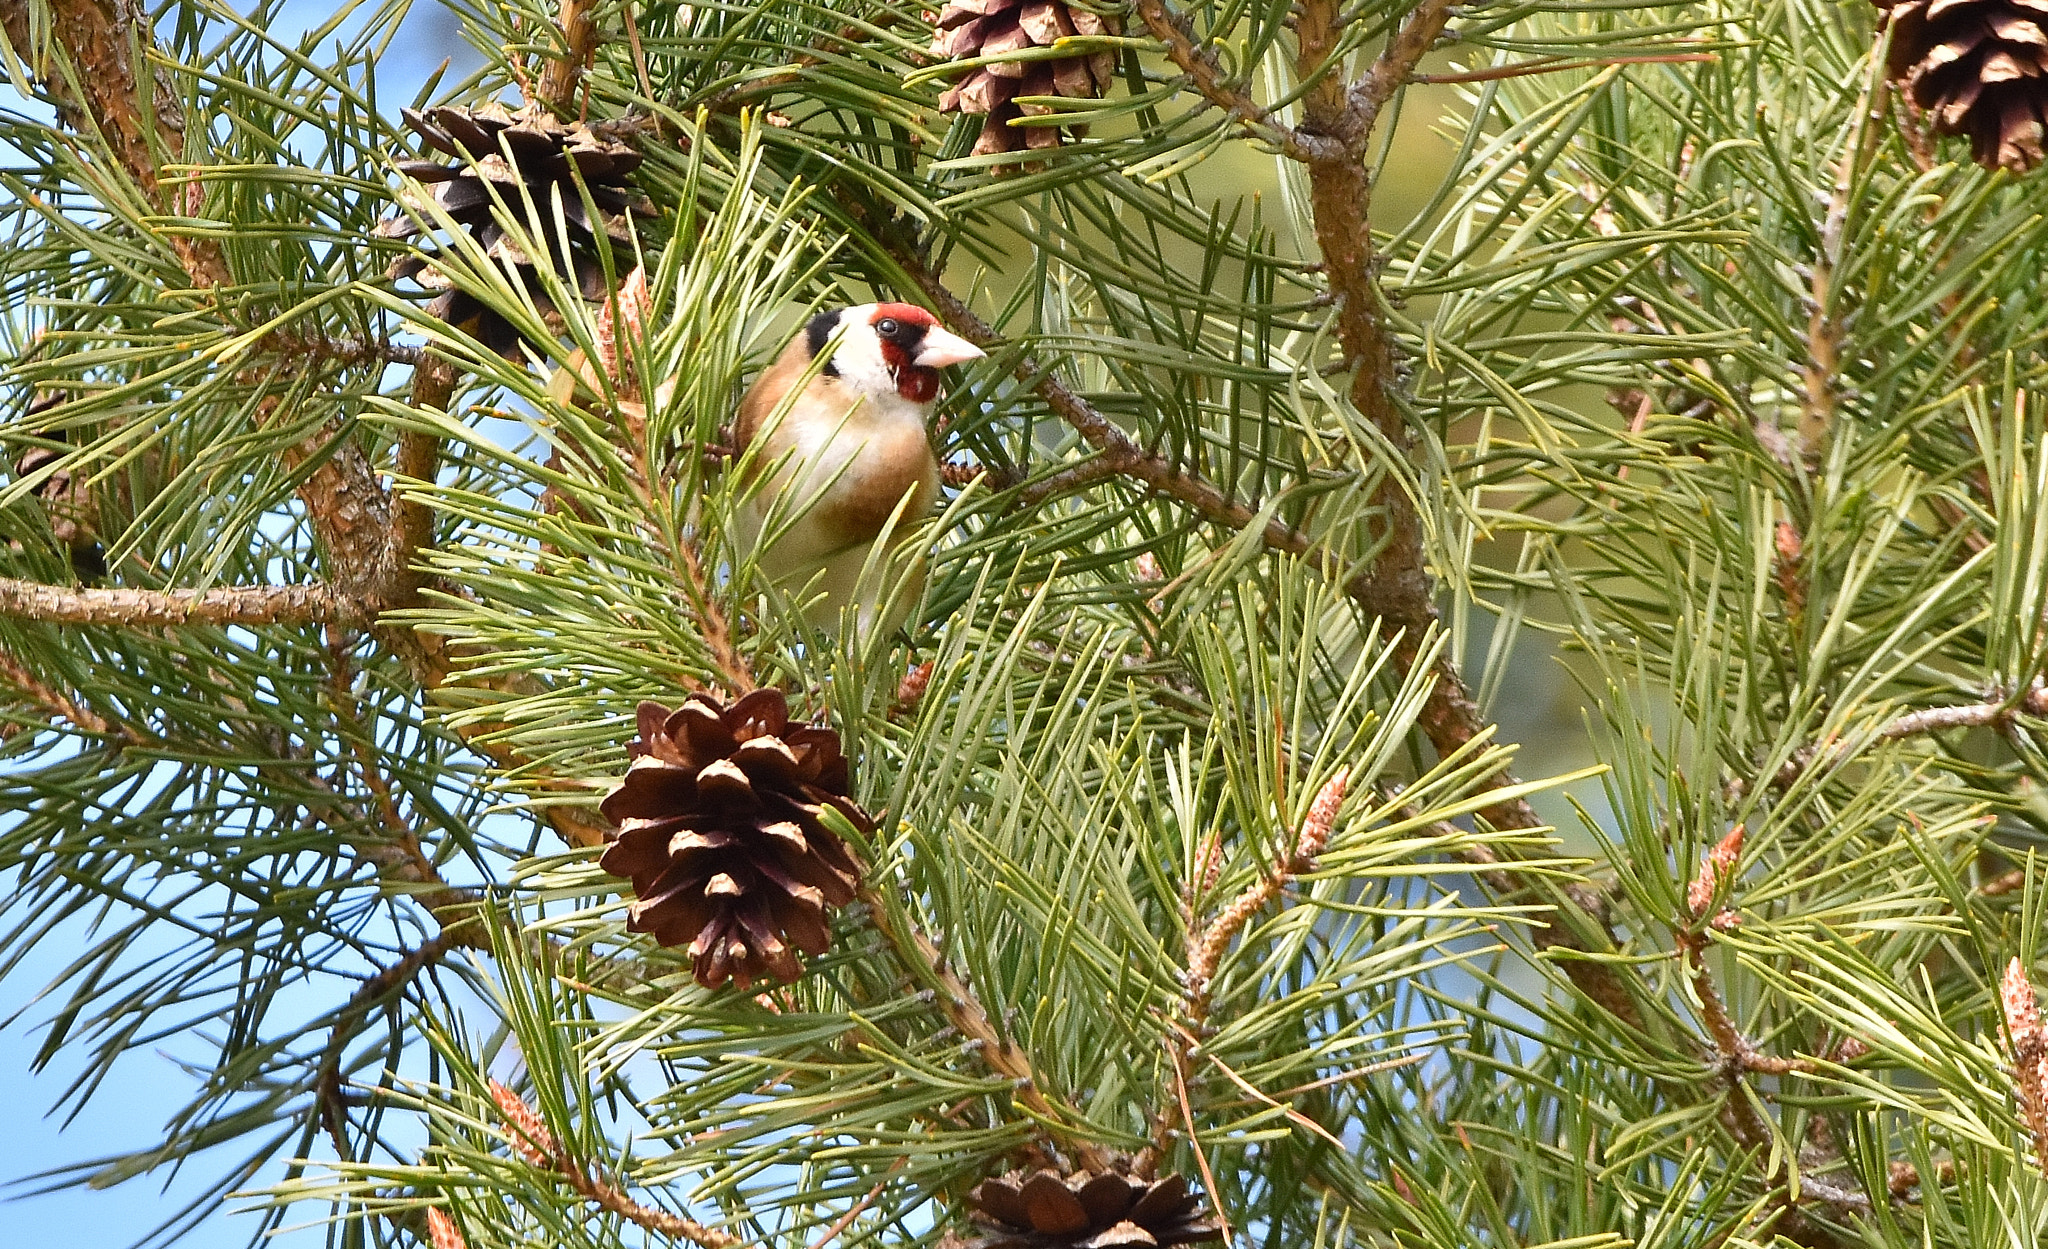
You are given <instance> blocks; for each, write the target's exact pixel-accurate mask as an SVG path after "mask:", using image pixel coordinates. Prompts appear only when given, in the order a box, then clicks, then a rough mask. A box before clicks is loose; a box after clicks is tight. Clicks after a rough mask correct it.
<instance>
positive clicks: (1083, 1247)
mask: <svg viewBox="0 0 2048 1249" xmlns="http://www.w3.org/2000/svg"><path fill="white" fill-rule="evenodd" d="M967 1204H968V1206H969V1207H970V1209H971V1212H972V1216H973V1219H974V1222H975V1224H976V1225H977V1227H978V1230H979V1231H980V1232H981V1233H982V1234H980V1235H978V1236H973V1237H970V1238H966V1239H964V1240H962V1239H958V1238H949V1239H954V1243H955V1245H956V1246H958V1249H1159V1247H1163V1246H1169V1245H1192V1244H1198V1243H1200V1242H1202V1241H1209V1240H1221V1239H1223V1232H1222V1229H1221V1228H1220V1227H1219V1226H1218V1225H1217V1223H1216V1221H1215V1220H1214V1219H1212V1218H1211V1217H1210V1216H1209V1211H1208V1209H1207V1208H1206V1206H1205V1204H1204V1202H1203V1200H1202V1196H1201V1194H1199V1193H1190V1192H1189V1191H1188V1182H1187V1180H1186V1179H1184V1178H1183V1177H1181V1176H1178V1175H1169V1176H1166V1177H1165V1178H1163V1179H1159V1180H1154V1181H1152V1182H1150V1183H1148V1182H1146V1181H1144V1180H1141V1179H1139V1178H1138V1177H1136V1176H1134V1175H1129V1174H1126V1173H1124V1172H1121V1171H1108V1172H1094V1171H1080V1172H1077V1173H1075V1174H1073V1175H1069V1176H1066V1177H1064V1178H1062V1177H1060V1176H1059V1175H1056V1174H1054V1173H1053V1172H1051V1171H1039V1172H1036V1173H1034V1174H1031V1175H1026V1174H1025V1173H1024V1172H1022V1171H1013V1172H1011V1173H1010V1174H1009V1175H1006V1176H1004V1177H1002V1178H1001V1179H995V1180H983V1181H982V1182H981V1183H979V1184H977V1185H975V1188H974V1191H973V1192H971V1193H969V1194H968V1195H967Z"/></svg>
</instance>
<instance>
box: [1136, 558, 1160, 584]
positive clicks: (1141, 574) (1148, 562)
mask: <svg viewBox="0 0 2048 1249" xmlns="http://www.w3.org/2000/svg"><path fill="white" fill-rule="evenodd" d="M1136 563H1137V573H1138V580H1140V581H1164V580H1165V579H1166V574H1165V573H1164V572H1162V571H1161V570H1160V567H1159V557H1158V556H1157V555H1154V554H1153V553H1152V552H1150V551H1140V552H1139V553H1138V558H1137V560H1136Z"/></svg>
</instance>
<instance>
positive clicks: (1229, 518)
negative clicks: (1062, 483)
mask: <svg viewBox="0 0 2048 1249" xmlns="http://www.w3.org/2000/svg"><path fill="white" fill-rule="evenodd" d="M841 203H842V205H843V206H844V207H846V208H847V209H848V211H850V212H853V213H854V214H855V215H857V216H861V217H866V216H867V215H868V214H867V213H866V211H865V210H864V209H863V208H862V207H861V206H860V205H859V204H857V203H855V202H853V201H851V200H848V199H844V198H842V200H841ZM876 233H877V234H878V235H886V234H887V231H886V230H877V231H876ZM890 257H891V258H892V259H893V260H895V261H896V262H897V264H898V265H899V266H901V267H902V269H903V271H904V274H905V276H907V277H909V278H910V279H911V281H913V282H915V283H916V284H917V287H918V289H919V290H921V291H922V292H923V293H924V296H925V298H926V299H928V300H930V301H931V303H932V306H933V307H934V308H935V309H937V311H938V313H939V316H940V317H941V318H942V319H943V320H944V321H945V322H946V324H947V325H949V326H951V327H952V329H953V330H954V331H955V332H957V333H958V334H959V335H960V336H961V337H962V338H965V339H967V340H968V341H969V342H971V343H974V344H975V345H976V346H979V347H984V348H993V347H997V346H999V345H1001V343H1002V341H1003V339H1002V336H1001V335H1000V334H998V333H996V331H995V329H994V328H993V327H991V326H990V325H989V324H988V322H986V321H984V320H982V319H981V317H980V316H978V315H977V314H976V313H975V312H974V310H973V309H971V308H969V307H968V306H967V305H966V303H964V302H963V301H962V300H961V299H960V297H959V296H958V295H955V294H954V293H953V292H952V291H951V290H950V289H949V288H948V287H947V286H946V284H945V282H944V281H943V280H941V279H940V277H939V275H938V274H937V273H936V272H934V271H933V269H932V268H931V266H930V265H929V264H927V263H926V262H925V260H924V258H923V257H922V256H920V255H918V254H917V253H916V251H915V250H913V249H911V248H909V247H901V246H898V247H892V248H891V249H890ZM1013 371H1014V372H1015V374H1016V376H1017V377H1018V379H1019V380H1021V381H1024V382H1026V383H1027V384H1029V385H1030V386H1032V387H1033V388H1034V389H1036V390H1037V391H1038V394H1039V396H1040V397H1041V398H1043V399H1044V400H1045V402H1046V405H1047V406H1048V407H1050V408H1051V409H1052V410H1053V414H1054V415H1056V416H1058V417H1059V418H1060V419H1061V420H1063V421H1065V422H1066V423H1067V424H1068V425H1070V426H1072V427H1073V429H1074V431H1075V432H1076V433H1078V434H1080V435H1081V437H1082V439H1083V440H1085V441H1086V442H1087V443H1088V445H1089V446H1091V447H1093V448H1094V449H1095V450H1096V451H1097V452H1098V453H1099V455H1098V457H1097V459H1096V460H1093V461H1086V462H1084V463H1088V464H1100V465H1101V467H1100V468H1084V466H1083V465H1076V466H1074V468H1073V469H1071V470H1063V471H1071V472H1074V473H1076V474H1083V473H1085V474H1087V475H1090V476H1105V477H1106V476H1111V475H1114V476H1120V477H1128V478H1130V479H1131V480H1133V481H1138V482H1143V483H1144V484H1145V485H1147V486H1150V487H1151V488H1152V489H1154V490H1157V491H1159V492H1160V493H1161V494H1164V495H1167V496H1168V497H1170V498H1173V499H1176V500H1178V501H1180V502H1181V503H1184V504H1186V505H1187V506H1189V507H1191V508H1193V509H1194V510H1195V511H1196V512H1197V513H1199V514H1200V515H1201V516H1203V517H1205V518H1207V519H1209V520H1212V521H1214V522H1216V523H1217V524H1220V525H1226V526H1229V527H1230V528H1232V529H1247V528H1250V527H1251V526H1252V524H1253V523H1255V522H1256V521H1257V520H1258V513H1257V512H1256V511H1254V510H1253V509H1252V508H1249V507H1247V506H1245V505H1244V504H1242V503H1239V502H1237V501H1235V500H1233V499H1231V498H1230V497H1229V496H1228V495H1226V494H1225V493H1224V492H1223V490H1222V489H1221V488H1220V487H1218V486H1217V485H1216V484H1215V483H1214V482H1211V481H1209V480H1208V479H1206V478H1204V477H1202V476H1201V475H1200V474H1199V473H1191V472H1188V471H1187V470H1185V469H1183V468H1180V467H1179V466H1177V465H1175V464H1174V463H1173V462H1172V461H1171V460H1169V459H1167V458H1166V457H1165V456H1161V455H1154V454H1152V453H1150V452H1148V451H1146V450H1145V449H1144V448H1143V447H1140V446H1139V445H1138V444H1137V443H1135V442H1133V441H1131V439H1130V437H1129V436H1128V435H1126V434H1125V433H1124V432H1123V431H1122V430H1120V429H1118V428H1117V427H1116V426H1115V425H1114V424H1112V423H1111V422H1110V420H1109V418H1108V417H1106V416H1104V415H1102V413H1101V412H1099V411H1097V410H1096V409H1095V407H1094V405H1092V404H1090V403H1089V402H1088V401H1087V400H1086V399H1084V398H1082V397H1081V396H1080V395H1078V394H1075V393H1074V392H1073V391H1072V390H1069V389H1068V388H1067V386H1066V384H1065V383H1064V382H1062V381H1060V380H1059V379H1058V378H1057V377H1054V376H1053V375H1052V372H1051V371H1050V370H1049V369H1046V368H1044V367H1042V366H1041V365H1040V364H1039V362H1038V361H1037V360H1035V359H1033V358H1032V357H1030V356H1021V357H1019V358H1018V360H1017V363H1016V366H1015V369H1014V370H1013ZM1052 480H1054V479H1052V478H1048V479H1047V481H1048V482H1050V481H1052ZM1041 484H1042V483H1041ZM1025 497H1026V500H1027V501H1037V500H1038V499H1042V498H1044V497H1047V496H1046V495H1045V494H1031V493H1028V492H1027V494H1026V496H1025ZM1262 536H1263V538H1264V540H1265V544H1266V546H1267V547H1269V548H1271V549H1272V550H1275V551H1282V552H1285V553H1287V554H1291V555H1307V554H1309V553H1310V551H1311V550H1312V548H1313V546H1314V543H1313V541H1312V540H1311V539H1310V538H1309V536H1308V535H1307V534H1305V533H1303V532H1301V531H1300V530H1298V529H1295V528H1293V527H1291V526H1289V525H1288V524H1287V523H1286V522H1285V521H1282V520H1278V519H1269V520H1268V521H1266V523H1265V527H1264V530H1263V533H1262Z"/></svg>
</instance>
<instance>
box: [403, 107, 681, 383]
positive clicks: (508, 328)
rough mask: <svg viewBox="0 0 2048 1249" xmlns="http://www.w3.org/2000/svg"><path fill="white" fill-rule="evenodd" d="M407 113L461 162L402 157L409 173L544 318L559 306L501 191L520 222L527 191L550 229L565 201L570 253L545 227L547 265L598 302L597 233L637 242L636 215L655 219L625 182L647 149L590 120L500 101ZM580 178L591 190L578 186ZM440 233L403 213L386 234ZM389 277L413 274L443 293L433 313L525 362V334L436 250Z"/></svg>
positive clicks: (436, 146) (407, 261)
mask: <svg viewBox="0 0 2048 1249" xmlns="http://www.w3.org/2000/svg"><path fill="white" fill-rule="evenodd" d="M403 112H404V115H405V124H406V125H407V126H408V127H410V128H411V130H412V132H413V133H414V134H416V135H418V136H419V137H420V141H421V142H423V143H425V144H426V145H427V146H428V147H429V148H432V149H433V150H434V151H436V152H440V153H443V154H444V155H447V156H452V157H454V158H455V159H454V160H453V161H452V162H450V163H448V164H445V165H444V164H440V163H438V162H436V161H432V160H412V161H401V162H399V165H398V168H399V169H400V171H401V172H403V173H405V174H407V175H409V176H411V177H413V178H416V179H418V180H419V181H420V182H423V183H426V184H428V185H429V186H430V187H431V188H432V189H431V191H430V193H429V194H430V196H431V198H432V201H433V203H435V204H437V205H439V206H440V208H441V210H442V211H443V212H445V213H446V214H447V215H448V216H449V217H451V218H452V219H454V221H455V223H456V224H457V225H459V226H461V227H462V228H463V229H464V230H466V231H468V233H469V235H470V237H472V238H474V239H475V240H476V243H477V246H478V247H480V248H482V249H483V251H484V253H485V254H486V255H488V256H489V257H490V258H491V260H492V261H494V262H495V263H497V264H498V265H499V266H500V267H502V268H503V269H504V270H505V271H506V272H507V273H508V274H516V275H517V277H518V279H520V280H522V281H523V283H524V285H525V288H526V289H527V290H528V291H531V292H533V295H534V299H535V302H536V303H537V304H538V305H539V307H540V309H541V311H542V313H543V314H544V315H552V314H553V313H554V311H555V310H554V307H553V305H552V304H551V303H549V302H548V300H547V298H546V296H545V295H544V294H542V293H541V289H540V283H539V274H538V267H537V264H536V260H535V258H534V257H532V256H529V255H528V254H527V253H526V250H525V249H524V248H522V247H521V246H520V245H519V244H518V243H517V242H515V241H514V240H513V239H512V238H511V237H510V236H508V235H507V234H506V233H505V230H504V228H503V227H502V226H500V225H499V224H498V222H497V220H496V218H495V217H493V215H492V209H493V208H494V206H495V205H494V203H493V200H492V196H491V192H492V190H493V188H495V189H496V191H497V196H498V199H500V200H502V201H503V202H504V204H505V206H506V207H507V208H508V209H510V210H511V212H512V213H513V215H514V216H515V218H516V219H519V220H521V221H523V220H524V219H525V206H524V204H523V203H522V202H521V198H520V197H521V188H524V193H525V195H527V196H528V197H530V198H531V199H532V201H533V204H534V206H535V208H536V209H537V210H538V211H539V213H540V219H541V221H542V222H543V223H544V224H545V223H548V222H549V220H550V214H552V213H553V212H554V205H555V203H556V202H557V200H559V202H560V203H561V206H562V216H563V220H564V221H565V222H566V224H567V225H568V250H567V253H566V254H563V253H562V240H561V239H560V238H558V237H557V236H556V234H555V232H554V231H553V229H552V228H548V229H544V230H543V231H542V234H543V237H542V238H541V239H537V240H535V241H536V242H539V243H542V244H543V245H545V246H546V248H547V249H548V253H549V254H548V255H547V256H546V257H544V258H543V259H544V260H545V261H546V263H547V264H548V266H549V268H550V269H552V270H553V272H554V273H556V274H557V275H558V276H560V277H561V278H562V279H563V280H564V281H566V282H567V283H568V284H569V286H570V287H571V288H572V289H574V290H575V291H576V293H578V294H579V295H581V296H582V297H583V298H584V299H585V300H587V301H590V302H592V303H595V302H597V301H598V300H601V299H603V298H604V295H605V279H604V265H603V264H602V263H601V262H600V261H599V259H598V256H597V248H596V240H597V236H598V235H599V234H600V233H601V234H603V235H605V236H606V237H607V238H609V239H611V240H612V242H614V243H616V244H620V245H622V246H625V245H630V244H631V242H632V240H633V218H635V217H651V216H653V215H654V206H653V204H651V203H650V202H649V201H648V199H647V197H646V196H644V195H642V194H640V193H639V192H638V191H636V190H634V189H633V188H632V186H630V185H629V184H628V183H627V182H626V178H627V176H628V175H630V174H631V173H632V172H633V171H634V170H636V169H638V168H639V167H640V153H638V152H636V151H634V150H633V149H632V148H631V147H629V146H627V145H626V144H625V143H622V142H619V141H618V140H616V139H609V138H604V137H602V136H600V135H599V134H598V133H597V132H596V131H594V130H592V129H591V128H590V127H589V126H587V125H585V124H583V123H582V122H576V123H574V124H566V123H563V122H560V121H557V120H556V119H555V118H554V116H553V115H551V114H549V113H548V112H546V111H545V110H543V109H540V108H538V107H533V106H529V107H527V108H523V109H520V110H519V111H518V112H516V113H514V112H510V111H507V110H506V109H505V107H504V106H503V105H500V104H485V105H482V106H480V107H478V108H473V109H464V108H430V109H427V110H426V111H425V112H416V111H414V110H412V109H405V110H403ZM579 173H580V174H581V176H582V181H583V188H582V190H579V189H578V188H577V185H576V180H577V175H578V174H579ZM583 190H587V191H588V192H589V193H590V203H591V206H592V207H594V208H596V210H597V215H596V217H595V218H593V217H592V216H591V215H590V214H589V212H588V211H587V210H586V209H585V207H584V203H583V193H582V191H583ZM413 207H414V208H415V209H416V210H420V211H421V212H422V215H423V216H424V215H425V214H424V209H425V205H424V204H422V203H418V202H415V203H414V204H413ZM431 228H432V227H431V218H428V219H427V222H426V224H425V225H423V224H422V222H419V221H414V220H413V219H412V218H411V217H406V216H401V217H393V218H388V219H386V220H385V221H383V222H381V223H380V224H379V225H378V228H377V232H378V233H379V234H380V235H382V236H383V237H386V238H399V239H408V238H413V237H415V236H417V235H419V234H422V233H425V232H426V230H427V229H431ZM390 276H391V277H392V278H393V279H398V278H412V279H413V280H414V281H416V282H418V283H419V284H420V285H421V286H423V287H426V288H427V289H428V290H433V291H438V292H440V293H439V294H437V295H436V296H435V297H434V298H433V300H432V301H431V302H429V303H428V304H427V312H428V314H429V315H431V316H433V317H435V318H436V319H438V320H440V321H444V322H446V323H447V324H449V325H452V326H458V327H462V328H465V329H467V330H468V331H469V332H470V333H471V334H473V335H475V337H476V338H477V340H478V341H479V342H481V343H483V344H484V345H485V346H487V347H489V348H490V349H491V350H493V351H495V352H497V353H499V354H500V355H502V356H505V357H506V358H507V359H515V360H516V359H518V358H519V334H518V331H516V330H514V329H513V328H512V325H511V323H510V322H508V321H506V320H505V318H503V317H501V316H499V315H498V314H496V313H494V312H492V311H491V310H490V309H489V308H487V307H485V306H484V304H483V302H482V301H481V300H478V299H477V298H476V297H474V296H473V295H469V294H467V293H465V292H463V291H462V290H460V289H458V288H457V287H456V286H455V285H454V282H453V280H452V279H451V278H450V277H449V275H448V274H446V273H444V272H442V271H441V270H440V269H438V268H436V267H435V265H434V263H433V260H432V253H431V252H429V253H427V254H417V255H411V256H405V257H401V258H400V259H399V260H397V261H396V262H394V263H393V264H392V266H391V269H390Z"/></svg>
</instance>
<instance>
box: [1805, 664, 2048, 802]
mask: <svg viewBox="0 0 2048 1249" xmlns="http://www.w3.org/2000/svg"><path fill="white" fill-rule="evenodd" d="M2022 715H2026V716H2034V717H2043V718H2048V685H2041V684H2036V685H2034V686H2033V687H2031V688H2030V689H2028V690H2027V692H2026V693H2024V694H2021V695H2019V696H2017V697H2015V696H2014V695H2013V694H2012V693H2011V692H2007V691H1999V692H1994V694H1993V695H1992V696H1991V697H1989V698H1987V699H1985V700H1984V701H1983V702H1981V703H1959V704H1955V705H1952V706H1947V707H1926V708H1922V709H1921V710H1919V711H1909V712H1907V713H1906V714H1904V715H1902V716H1899V717H1898V718H1897V719H1894V720H1892V721H1890V722H1889V723H1887V724H1885V725H1884V726H1883V727H1882V728H1880V729H1878V730H1877V732H1876V733H1874V734H1872V736H1871V738H1870V740H1871V741H1873V742H1896V741H1904V740H1905V739H1907V738H1913V737H1926V736H1930V735H1933V734H1937V733H1947V732H1950V731H1952V730H1955V729H1979V728H1989V729H1997V730H1998V731H1999V732H2005V731H2006V730H2008V729H2010V728H2011V727H2012V725H2013V721H2014V720H2016V719H2017V718H2018V717H2020V716H2022ZM1852 753H1853V751H1852V749H1851V746H1850V745H1849V744H1848V743H1845V742H1844V741H1842V740H1841V739H1839V738H1831V739H1829V740H1827V741H1824V742H1821V743H1819V744H1818V745H1814V746H1808V747H1806V748H1805V749H1803V750H1800V751H1798V752H1796V753H1794V754H1793V756H1792V757H1791V758H1790V759H1787V760H1786V761H1785V763H1784V766H1782V767H1780V768H1779V769H1778V772H1777V775H1776V776H1774V777H1773V778H1772V780H1773V781H1774V782H1775V783H1776V784H1778V785H1779V786H1781V787H1782V786H1786V785H1790V784H1792V783H1793V782H1794V781H1796V780H1798V779H1799V777H1800V776H1801V775H1803V774H1804V773H1806V772H1808V771H1811V770H1812V769H1814V768H1817V767H1819V768H1830V767H1834V766H1836V765H1837V764H1839V763H1841V762H1843V761H1844V760H1846V759H1847V758H1848V757H1849V756H1850V755H1851V754H1852Z"/></svg>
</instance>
